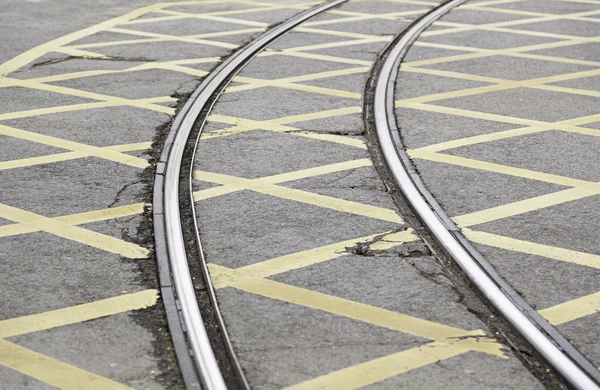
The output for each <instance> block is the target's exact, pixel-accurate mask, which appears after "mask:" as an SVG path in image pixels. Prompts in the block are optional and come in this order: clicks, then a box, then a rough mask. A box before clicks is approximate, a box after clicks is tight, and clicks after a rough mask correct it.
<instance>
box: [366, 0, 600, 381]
mask: <svg viewBox="0 0 600 390" xmlns="http://www.w3.org/2000/svg"><path fill="white" fill-rule="evenodd" d="M466 1H467V0H450V1H447V2H445V3H443V4H441V5H440V6H438V7H436V8H434V9H433V10H432V11H430V12H429V13H427V14H426V15H424V16H423V17H421V18H419V19H417V20H416V21H415V22H413V23H412V24H411V25H410V26H409V27H408V28H407V29H405V30H404V31H403V32H402V33H401V34H399V35H398V36H396V38H395V39H394V40H393V41H392V42H391V43H390V45H388V47H386V49H385V50H384V51H383V52H382V53H381V54H380V56H379V59H378V61H377V62H378V63H377V64H376V66H375V67H374V69H373V72H372V75H371V79H370V84H369V86H368V87H367V88H368V89H369V88H370V89H371V91H372V92H373V94H372V95H371V96H372V97H373V98H372V99H373V100H372V101H370V102H366V106H367V110H366V111H365V112H367V111H368V112H369V115H371V116H372V118H373V120H374V125H375V129H376V132H377V138H378V140H379V144H380V147H381V150H382V152H383V157H384V159H385V161H386V164H387V166H388V168H389V169H390V171H391V173H392V176H393V178H394V180H395V181H396V183H397V185H398V186H399V188H400V189H401V191H402V193H403V194H404V196H405V198H406V199H407V201H408V203H409V204H410V206H411V207H412V208H413V210H414V211H415V212H416V214H417V215H418V217H419V218H420V219H421V220H422V221H423V223H424V224H425V225H426V226H427V227H428V229H429V230H430V231H431V233H432V234H433V237H434V238H435V240H436V241H437V242H438V244H439V245H440V246H441V248H443V250H444V251H445V252H446V253H447V254H448V255H449V257H450V258H451V259H453V261H454V262H455V263H456V264H457V265H458V266H459V267H460V269H461V270H462V271H463V273H464V274H465V275H466V277H467V278H468V279H469V280H470V281H471V283H472V284H474V285H475V286H476V287H477V288H478V290H479V291H480V293H481V294H482V295H483V296H484V298H485V299H486V300H487V301H488V303H489V304H490V305H491V307H492V308H493V309H494V310H495V311H497V312H498V313H499V314H501V315H502V316H503V317H504V318H505V319H506V320H507V321H508V322H509V323H510V325H511V326H512V327H513V328H514V329H515V330H516V331H517V332H518V333H519V334H520V335H521V337H523V338H524V339H525V340H526V341H527V342H528V343H529V344H530V345H531V346H532V347H533V348H534V350H535V351H537V353H539V354H540V355H541V356H542V357H543V358H544V359H545V360H546V361H547V362H548V363H549V364H550V365H551V366H552V367H553V368H554V369H555V370H556V372H557V373H559V374H560V375H561V376H562V377H563V378H564V380H565V381H566V382H567V383H568V384H569V385H570V386H572V387H573V388H576V389H586V390H592V389H596V390H598V389H600V386H599V383H600V372H599V371H598V369H597V368H596V367H595V366H594V365H593V364H592V363H590V362H589V361H588V360H587V359H586V358H585V357H584V356H583V355H581V353H580V352H579V351H577V350H576V349H575V348H574V347H573V346H572V345H571V344H570V343H569V342H568V341H567V340H566V339H565V338H564V337H563V336H562V335H561V334H560V333H559V332H558V331H557V330H556V329H555V328H554V327H553V326H552V325H550V324H549V323H548V321H546V320H545V319H544V318H543V317H542V316H541V315H539V313H537V311H536V310H534V309H533V308H532V307H531V306H530V305H529V304H528V303H527V302H525V300H524V299H523V298H522V297H521V296H520V295H519V294H518V293H517V292H516V291H515V290H514V289H513V288H512V287H511V286H510V285H509V284H508V283H507V282H506V281H505V280H504V279H503V278H502V277H501V276H500V275H499V274H498V273H497V272H496V270H495V269H494V268H493V266H492V265H491V264H490V263H489V262H487V260H486V259H485V258H484V257H483V256H482V255H481V254H480V253H479V252H478V251H477V250H476V249H475V248H474V247H473V246H472V245H471V244H470V242H469V241H468V240H467V239H466V238H465V236H464V235H463V234H462V233H461V232H460V230H459V229H458V227H457V226H456V225H455V224H454V223H453V222H452V221H451V220H450V218H449V217H448V216H447V214H446V213H445V211H444V210H443V209H442V208H441V207H440V206H439V204H438V203H437V202H436V201H435V199H434V198H433V196H432V195H431V193H430V192H429V191H428V190H427V189H426V187H425V185H424V184H423V182H422V180H421V178H420V176H419V174H418V172H417V171H416V169H415V167H414V166H413V164H412V161H411V160H410V158H409V157H408V155H407V154H406V151H405V148H404V145H403V142H402V139H401V137H400V133H399V129H398V124H397V121H396V116H395V112H394V89H395V81H396V77H397V75H398V71H399V68H400V64H401V62H402V60H403V58H404V56H405V55H406V53H407V52H408V50H409V49H410V47H411V46H412V44H413V43H414V42H415V40H416V39H417V38H418V37H419V36H420V34H421V33H422V32H423V31H424V30H425V29H427V28H428V27H429V26H431V24H432V23H434V22H435V21H436V20H438V19H439V18H441V17H442V16H444V15H445V14H446V13H448V12H449V11H451V10H452V9H453V8H455V7H457V6H459V5H461V4H463V3H464V2H466Z"/></svg>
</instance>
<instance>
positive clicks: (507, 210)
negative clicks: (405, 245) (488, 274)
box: [452, 187, 600, 227]
mask: <svg viewBox="0 0 600 390" xmlns="http://www.w3.org/2000/svg"><path fill="white" fill-rule="evenodd" d="M598 194H600V187H597V188H596V189H584V188H570V189H567V190H563V191H558V192H553V193H551V194H546V195H540V196H536V197H533V198H529V199H524V200H520V201H517V202H513V203H507V204H504V205H501V206H496V207H492V208H489V209H485V210H480V211H475V212H473V213H470V214H464V215H461V216H458V217H454V218H452V219H453V220H454V222H455V223H456V224H457V225H460V226H462V227H468V226H474V225H480V224H482V223H487V222H492V221H497V220H499V219H504V218H508V217H512V216H515V215H520V214H524V213H527V212H530V211H535V210H540V209H542V208H547V207H551V206H555V205H559V204H563V203H567V202H571V201H573V200H577V199H583V198H586V197H589V196H593V195H598Z"/></svg>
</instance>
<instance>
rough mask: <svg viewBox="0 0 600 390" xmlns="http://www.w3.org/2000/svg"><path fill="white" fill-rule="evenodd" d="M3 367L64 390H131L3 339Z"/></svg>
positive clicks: (0, 343)
mask: <svg viewBox="0 0 600 390" xmlns="http://www.w3.org/2000/svg"><path fill="white" fill-rule="evenodd" d="M0 364H1V365H3V366H5V367H8V368H11V369H13V370H15V371H18V372H21V373H23V374H25V375H28V376H30V377H32V378H35V379H37V380H39V381H42V382H45V383H48V384H50V385H52V386H55V387H58V388H61V389H65V390H82V389H86V390H87V389H89V390H124V389H132V388H131V387H128V386H125V385H122V384H120V383H117V382H115V381H112V380H110V379H107V378H103V377H101V376H99V375H96V374H92V373H91V372H88V371H84V370H82V369H80V368H77V367H75V366H72V365H70V364H67V363H63V362H60V361H58V360H55V359H52V358H50V357H48V356H44V355H42V354H40V353H37V352H34V351H32V350H29V349H27V348H24V347H21V346H19V345H17V344H13V343H11V342H9V341H6V340H0Z"/></svg>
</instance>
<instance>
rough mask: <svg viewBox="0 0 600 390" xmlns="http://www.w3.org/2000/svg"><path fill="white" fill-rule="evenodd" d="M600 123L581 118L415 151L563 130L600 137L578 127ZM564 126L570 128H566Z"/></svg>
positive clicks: (599, 117)
mask: <svg viewBox="0 0 600 390" xmlns="http://www.w3.org/2000/svg"><path fill="white" fill-rule="evenodd" d="M597 121H600V115H598V114H595V115H589V116H586V117H580V118H575V119H569V120H566V121H562V122H557V124H547V125H545V126H544V127H539V126H531V127H522V128H518V129H510V130H504V131H498V132H495V133H488V134H481V135H475V136H472V137H465V138H458V139H455V140H450V141H445V142H440V143H438V144H433V145H428V146H424V147H421V148H418V149H414V150H415V151H423V152H441V151H444V150H449V149H455V148H459V147H462V146H467V145H476V144H480V143H484V142H490V141H498V140H502V139H507V138H512V137H520V136H523V135H528V134H535V133H540V132H544V131H550V130H561V131H567V132H571V133H577V134H584V135H592V136H596V137H599V136H600V132H599V131H598V130H595V129H587V128H585V127H577V126H579V125H585V124H588V123H593V122H597ZM563 125H566V126H570V127H567V128H566V127H564V126H563Z"/></svg>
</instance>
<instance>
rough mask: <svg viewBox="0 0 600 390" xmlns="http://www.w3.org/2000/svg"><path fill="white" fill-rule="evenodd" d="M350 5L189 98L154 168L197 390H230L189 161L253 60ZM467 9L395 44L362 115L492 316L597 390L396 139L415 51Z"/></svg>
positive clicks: (167, 271) (570, 378) (243, 57)
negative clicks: (402, 85) (200, 282)
mask: <svg viewBox="0 0 600 390" xmlns="http://www.w3.org/2000/svg"><path fill="white" fill-rule="evenodd" d="M346 1H347V0H333V1H329V2H327V3H324V4H322V5H319V6H316V7H314V8H311V9H309V10H307V11H305V12H302V13H300V14H298V15H296V16H294V17H292V18H290V19H288V20H287V21H285V22H284V23H282V24H280V25H277V26H276V27H274V28H273V29H271V30H269V31H267V32H265V33H264V34H263V35H261V36H260V37H259V38H257V39H256V40H254V41H253V42H251V43H250V44H248V45H247V46H245V47H244V48H242V49H241V50H239V51H237V52H235V53H233V54H232V55H231V56H230V57H229V58H227V59H226V60H225V61H224V62H223V63H221V65H220V66H219V67H217V68H216V69H215V70H214V71H213V72H212V73H211V74H210V75H209V76H208V77H207V78H206V79H205V80H204V81H203V82H202V83H201V85H200V86H199V87H198V88H197V89H196V91H195V92H194V93H193V94H192V95H191V97H190V98H189V100H188V101H187V103H186V104H185V106H184V107H183V108H182V110H181V111H180V112H179V113H178V115H177V117H176V118H175V120H174V122H173V125H172V127H171V129H170V132H169V133H168V135H167V138H166V141H165V143H164V146H163V151H162V154H161V157H160V159H159V162H158V163H157V167H156V168H157V169H156V176H155V186H154V199H153V216H154V226H155V240H156V253H157V261H158V263H159V270H160V282H161V290H162V297H163V301H164V304H165V307H166V311H167V317H168V321H169V329H170V332H171V335H172V338H173V343H174V346H175V349H176V353H177V358H178V361H179V363H180V367H181V370H182V373H183V377H184V381H185V383H186V386H187V387H188V388H190V389H194V388H200V387H201V386H202V387H203V388H204V389H206V390H223V389H226V388H227V387H226V384H225V381H224V379H223V376H222V374H221V372H220V370H219V366H218V364H217V361H216V359H215V356H214V353H213V350H212V347H211V343H210V340H209V338H208V336H207V332H206V329H205V327H204V322H203V319H202V316H201V314H200V310H199V307H198V302H197V300H196V295H195V292H194V286H193V284H192V278H191V275H190V271H189V267H188V258H187V253H186V246H185V240H184V233H183V229H182V223H181V211H180V184H181V180H182V178H181V177H180V175H181V172H182V164H183V161H184V157H186V154H187V155H188V157H189V156H191V164H193V161H194V155H195V153H196V146H197V143H198V140H199V138H200V134H201V132H202V128H203V126H204V122H205V120H206V117H207V115H208V112H210V110H211V108H212V106H213V105H214V102H215V101H216V99H217V98H218V96H219V95H220V94H221V93H222V92H223V90H224V89H225V88H226V87H227V85H228V84H229V82H230V81H231V80H232V78H233V77H235V75H236V74H237V73H238V72H239V71H240V70H241V69H242V68H243V67H244V66H245V65H246V64H247V63H248V62H249V61H250V60H251V59H252V58H254V57H255V56H256V55H257V54H258V53H260V52H261V51H262V50H264V49H265V48H266V47H267V46H268V45H269V44H270V43H272V42H273V41H274V40H276V39H277V38H279V37H281V36H282V35H284V34H285V33H286V32H288V31H289V30H291V29H293V28H294V27H296V26H298V25H299V24H301V23H303V22H305V21H306V20H308V19H310V18H312V17H314V16H316V15H318V14H320V13H323V12H325V11H327V10H329V9H331V8H333V7H336V6H338V5H340V4H342V3H344V2H346ZM465 1H467V0H450V1H447V2H445V3H443V4H442V5H440V6H438V7H436V8H434V9H433V10H432V11H430V12H429V13H427V14H426V15H424V16H423V17H421V18H419V19H418V20H416V21H415V22H413V23H412V24H411V25H410V26H408V27H407V28H406V29H405V30H404V31H403V32H402V33H400V34H399V35H398V36H396V37H395V39H394V40H393V41H392V42H391V44H390V45H388V47H387V48H386V49H385V50H384V51H383V52H382V53H381V54H380V56H379V58H378V61H377V62H376V64H375V66H374V67H373V71H372V74H371V79H370V82H369V83H368V85H367V91H366V93H365V96H371V97H372V98H370V99H369V101H366V102H365V115H367V116H368V117H370V118H372V119H373V122H374V127H375V130H376V132H377V137H378V140H379V144H380V147H381V150H382V152H383V156H384V159H385V162H386V164H387V166H388V168H389V170H390V172H391V173H392V176H393V178H394V179H395V182H396V184H397V185H398V187H399V188H400V190H401V191H402V193H403V195H404V197H405V198H406V199H407V201H408V203H409V204H410V206H411V207H412V208H413V210H414V211H415V213H416V214H417V216H418V217H419V218H420V219H421V220H422V222H423V223H424V225H425V226H426V227H427V228H428V229H429V230H430V232H431V233H432V236H433V237H434V239H435V240H436V242H437V244H438V245H439V246H440V247H441V248H443V250H444V251H445V252H446V254H447V255H448V256H449V257H450V258H451V259H452V260H453V261H454V262H455V263H456V264H457V265H458V266H459V267H460V269H461V270H462V272H463V273H464V275H465V276H466V277H467V278H468V279H469V281H470V282H471V283H472V284H473V285H475V286H476V287H477V288H478V290H479V292H480V293H481V294H482V296H483V297H484V298H485V299H486V301H487V302H488V304H489V305H490V306H491V307H492V309H493V310H494V311H496V312H497V313H499V314H501V315H502V317H503V318H504V319H505V320H506V321H508V323H510V324H511V325H512V327H513V328H514V329H515V330H516V331H517V332H518V333H519V334H520V336H521V337H523V338H524V339H525V340H526V341H527V342H528V343H529V344H530V345H531V346H532V347H533V349H534V350H535V351H537V352H538V353H539V354H540V355H541V356H542V357H543V358H544V359H546V361H547V362H548V363H549V364H550V365H551V366H552V367H553V368H554V369H555V370H556V372H558V373H559V374H560V375H561V376H562V377H563V378H564V379H565V381H566V382H567V383H568V384H569V385H570V386H572V387H574V388H576V389H585V390H588V389H589V390H592V389H596V390H598V389H600V386H599V385H598V383H600V374H599V372H598V370H597V369H596V368H595V367H594V366H593V365H592V364H591V363H590V362H589V361H588V360H587V359H585V358H584V357H583V356H582V355H581V354H580V353H579V352H578V351H577V350H576V349H575V348H574V347H573V346H572V345H571V344H570V343H569V342H568V341H567V340H565V339H564V338H563V337H562V335H560V333H559V332H558V331H557V330H556V329H555V328H554V327H552V326H551V325H550V324H549V323H548V322H547V321H546V320H545V319H543V318H542V317H541V316H540V315H539V314H538V313H537V312H536V311H535V310H534V309H533V308H531V306H529V305H528V304H527V303H526V302H525V301H524V300H523V299H522V298H521V297H520V296H519V294H518V293H516V292H515V291H514V289H512V287H510V286H509V285H508V284H507V283H506V282H505V281H504V280H503V279H502V277H500V276H499V275H498V273H497V272H496V271H495V270H494V269H493V267H492V266H491V265H490V264H489V263H488V262H487V261H486V260H485V259H484V258H483V256H482V255H481V254H479V253H478V252H477V251H476V250H475V248H474V247H473V246H472V245H471V244H470V243H469V242H468V240H467V239H466V238H465V237H464V236H463V235H462V234H461V233H460V230H459V229H458V228H457V227H456V226H455V225H454V224H453V223H452V222H451V221H450V219H449V218H448V216H447V215H446V213H445V212H444V211H443V210H442V209H441V207H440V206H439V205H438V204H437V202H435V200H434V199H433V197H432V196H431V194H430V193H429V192H428V191H427V189H426V188H425V186H424V185H423V183H422V181H421V179H420V177H419V176H418V174H417V173H416V170H415V169H414V167H413V165H412V162H411V161H410V159H409V158H408V156H407V154H406V152H405V149H404V146H403V144H402V141H401V138H400V136H399V132H398V126H397V122H396V117H395V114H394V89H395V80H396V77H397V75H398V69H399V67H400V64H401V62H402V60H403V58H404V56H405V55H406V53H407V52H408V50H409V49H410V47H411V45H412V44H413V43H414V41H415V40H416V39H417V38H418V37H419V35H420V34H421V33H422V32H423V31H424V30H425V29H427V28H428V27H429V26H431V24H432V23H433V22H435V21H436V20H438V19H439V18H441V17H442V16H443V15H445V14H446V13H448V12H449V11H451V10H452V9H453V8H455V7H457V6H459V5H460V4H462V3H464V2H465ZM194 129H196V131H194ZM192 133H195V135H196V137H195V139H192V140H190V136H191V134H192ZM189 171H190V175H189V177H187V178H183V179H184V180H187V181H188V183H187V185H188V186H189V187H190V191H189V193H190V194H191V193H192V191H191V183H192V177H191V172H192V171H193V170H192V169H190V170H189ZM190 204H191V207H190V208H191V210H186V212H189V213H191V214H192V217H193V221H194V225H195V231H196V237H195V239H196V242H197V245H198V249H199V253H200V257H201V269H202V272H203V276H204V279H205V283H206V285H207V288H208V292H209V296H210V298H211V303H212V305H213V308H214V311H215V313H216V317H217V323H218V325H219V328H220V330H221V332H222V336H223V339H224V340H225V344H226V345H225V348H226V350H227V352H228V355H229V357H230V360H231V364H232V367H233V371H234V372H235V374H236V376H237V378H238V382H239V384H240V387H242V388H249V386H248V383H247V382H246V380H245V377H244V375H243V372H242V370H241V367H240V365H239V363H238V362H237V359H236V358H235V353H234V351H233V347H232V345H231V343H230V341H229V337H228V335H227V332H226V329H225V324H224V322H223V319H222V317H221V315H220V312H219V308H218V305H217V301H216V297H215V293H214V289H213V287H212V284H211V281H210V277H209V274H208V269H207V266H206V262H205V261H204V258H203V255H202V248H201V244H200V239H199V235H198V227H197V223H196V221H197V219H196V214H195V209H194V207H193V204H194V202H193V199H190Z"/></svg>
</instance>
